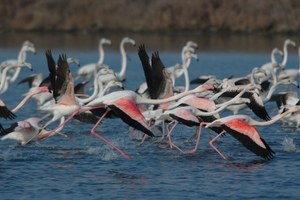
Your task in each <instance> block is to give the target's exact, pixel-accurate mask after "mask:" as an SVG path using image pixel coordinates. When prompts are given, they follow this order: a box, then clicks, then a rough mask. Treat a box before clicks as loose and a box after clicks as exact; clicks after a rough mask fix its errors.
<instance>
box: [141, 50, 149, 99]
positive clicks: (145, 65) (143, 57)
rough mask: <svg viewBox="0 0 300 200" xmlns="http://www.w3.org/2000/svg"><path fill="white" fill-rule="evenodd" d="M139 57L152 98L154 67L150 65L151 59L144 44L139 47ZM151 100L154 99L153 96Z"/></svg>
mask: <svg viewBox="0 0 300 200" xmlns="http://www.w3.org/2000/svg"><path fill="white" fill-rule="evenodd" d="M138 55H139V57H140V60H141V62H142V65H143V69H144V74H145V79H146V83H147V86H148V90H149V93H150V96H151V93H152V90H151V89H150V88H151V86H152V67H151V65H150V59H149V56H148V54H147V52H146V49H145V45H144V44H141V45H140V46H139V50H138ZM151 98H152V96H151Z"/></svg>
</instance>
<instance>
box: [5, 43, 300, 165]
mask: <svg viewBox="0 0 300 200" xmlns="http://www.w3.org/2000/svg"><path fill="white" fill-rule="evenodd" d="M110 44H111V41H110V40H109V39H106V38H103V39H101V40H100V42H99V61H98V62H97V63H90V64H86V65H83V66H81V67H80V68H79V70H78V71H77V73H76V74H74V75H72V74H71V71H70V69H69V65H73V64H77V65H79V60H78V59H75V58H69V57H67V55H66V54H61V55H59V57H58V59H57V61H55V60H56V59H54V58H53V56H52V52H51V50H46V52H45V58H46V59H45V65H46V62H47V65H48V70H49V75H48V76H47V77H46V78H43V74H42V73H40V74H32V75H30V76H28V77H26V78H25V79H23V80H20V81H19V84H22V83H29V91H28V93H26V96H25V98H24V99H23V100H22V101H21V102H20V103H19V104H18V105H17V106H16V107H15V108H12V109H9V106H7V105H6V104H5V103H4V102H3V101H1V100H0V117H1V118H4V119H6V120H11V119H14V118H16V117H17V115H18V113H17V112H18V110H19V109H20V108H21V107H22V106H23V105H24V104H25V103H26V102H27V101H28V100H29V99H30V98H33V99H35V100H36V102H37V109H38V110H39V111H40V113H43V114H44V115H43V116H32V117H30V118H27V119H24V120H22V121H18V122H16V123H14V124H12V125H11V126H10V127H8V128H5V127H3V126H2V125H1V127H0V135H1V140H6V139H12V140H16V141H18V142H20V143H21V144H22V145H26V144H28V143H29V142H35V141H39V142H41V141H43V140H46V139H48V138H50V137H52V136H55V135H62V136H64V137H68V136H67V135H65V134H63V133H62V131H63V127H64V126H66V125H67V122H68V121H69V120H71V119H72V118H75V119H76V120H79V121H81V122H82V123H87V124H93V127H92V129H91V134H92V135H93V136H96V137H97V138H99V139H101V140H102V141H104V142H105V143H107V144H108V145H109V146H111V147H112V148H113V149H115V150H116V151H118V152H119V153H120V154H121V155H122V156H124V157H125V158H128V159H129V158H131V157H130V156H129V155H127V154H126V153H125V152H123V151H122V150H121V149H119V148H118V147H117V146H115V145H114V144H113V143H112V142H110V141H108V140H106V139H105V138H104V137H103V136H101V135H100V134H98V133H97V132H96V128H97V127H98V125H99V124H100V123H101V121H102V120H103V119H104V118H112V120H113V118H120V119H121V120H122V121H123V122H124V123H126V124H128V125H129V126H130V127H132V128H134V129H136V130H138V131H139V132H140V134H143V139H142V140H141V142H140V143H139V145H142V144H143V143H144V142H145V141H146V139H147V138H149V137H153V136H155V135H156V136H157V135H158V134H160V135H159V139H157V142H167V143H168V146H170V148H176V149H178V150H179V151H180V152H182V153H184V154H193V153H195V152H196V151H197V149H198V145H199V141H200V137H201V133H202V130H203V128H205V129H208V131H209V130H210V131H211V132H214V133H215V134H216V136H215V137H213V138H212V139H211V140H210V142H209V144H210V146H211V147H212V148H213V149H214V150H215V151H216V152H217V153H218V154H219V155H220V156H221V157H222V158H223V159H226V156H224V155H223V154H222V153H221V152H220V151H219V150H218V149H217V148H216V146H215V145H214V142H215V141H216V140H217V139H218V138H219V137H220V136H222V135H224V134H225V133H228V134H229V135H231V136H233V138H235V139H236V140H238V141H239V142H241V143H242V144H243V145H244V146H245V147H246V148H247V149H248V150H250V151H251V152H253V153H254V154H256V155H257V156H260V157H262V158H264V159H267V160H269V159H272V158H273V157H274V154H275V152H274V151H273V150H272V149H271V147H270V146H269V145H268V143H267V142H266V141H265V140H264V139H263V138H262V136H261V135H260V133H259V129H257V128H256V127H257V126H268V125H271V124H273V123H275V122H277V121H278V120H281V121H283V123H285V124H286V125H288V126H291V127H295V128H299V127H300V101H299V98H298V95H297V91H286V92H276V89H277V88H278V86H280V85H291V84H292V85H297V78H298V76H299V75H300V64H299V69H285V66H286V63H287V59H288V46H296V44H295V42H293V41H292V40H290V39H286V40H285V42H284V44H283V49H282V50H281V49H279V48H274V49H273V51H272V52H271V60H270V62H268V63H266V64H264V65H262V66H260V67H255V68H253V70H252V71H251V72H249V74H247V75H245V76H243V77H229V78H225V79H219V78H217V77H216V76H214V75H202V76H199V77H198V78H197V79H195V80H192V81H189V74H188V69H189V66H190V63H191V60H192V59H197V54H196V49H197V48H198V45H197V44H196V43H195V42H192V41H188V42H187V43H186V45H184V47H183V48H182V51H181V60H182V61H181V63H178V64H175V65H174V66H171V67H165V66H164V64H163V61H162V60H161V59H160V56H159V52H157V51H156V52H153V53H152V55H151V58H150V57H149V56H148V53H147V51H146V47H145V45H144V44H140V45H139V46H138V56H139V58H140V61H141V67H143V70H144V76H145V82H144V83H143V84H141V85H140V86H139V87H137V90H136V91H132V90H128V89H124V87H123V82H124V81H125V78H126V65H127V60H126V59H127V58H126V51H125V44H130V45H134V46H135V41H134V40H133V39H131V38H128V37H125V38H123V40H122V41H121V43H120V52H121V55H122V61H121V70H120V72H114V71H113V70H112V69H111V68H110V67H109V66H108V65H107V64H105V63H104V57H105V54H104V46H105V45H110ZM27 52H32V53H35V47H34V44H33V43H31V42H29V41H25V42H24V43H23V46H22V48H21V50H20V53H19V56H18V58H17V59H14V60H6V61H3V62H2V63H1V64H0V74H1V82H0V92H1V94H4V93H5V91H7V90H8V89H9V85H11V84H12V83H14V82H15V81H16V80H17V79H18V77H19V74H20V72H21V69H22V68H24V67H27V68H29V69H32V65H31V64H30V63H27V62H26V53H27ZM280 55H281V56H282V59H281V60H280V62H279V61H277V59H278V57H279V56H280ZM299 58H300V47H299ZM181 76H184V78H185V85H184V86H177V85H176V80H177V79H178V78H179V77H181ZM79 78H81V80H84V81H82V82H79V83H78V84H77V85H75V84H74V81H77V80H80V79H79ZM89 81H91V82H92V83H93V88H92V90H93V91H92V92H90V93H91V94H87V93H86V92H85V90H84V86H85V85H86V84H87V83H88V82H89ZM190 84H197V86H196V87H195V88H194V89H190ZM112 88H113V89H112ZM295 88H296V87H295ZM269 101H275V102H276V104H277V106H278V114H277V115H275V116H269V114H268V111H267V110H266V108H265V106H264V105H265V103H266V102H269ZM242 109H250V111H251V112H253V115H255V117H258V118H260V119H261V120H255V119H253V118H252V117H250V116H249V115H245V114H239V111H240V110H242ZM224 110H229V111H231V112H232V114H230V115H228V113H231V112H221V111H224ZM224 113H225V114H227V115H225V114H224ZM51 116H52V117H51ZM46 119H48V121H46V122H44V120H46ZM57 120H60V123H59V125H57V126H56V127H55V128H53V129H49V127H50V125H51V124H52V123H53V122H56V121H57ZM179 123H181V124H183V125H185V126H188V127H195V128H196V129H197V130H198V131H197V132H196V134H195V136H194V137H193V139H194V140H195V147H194V148H193V149H191V150H189V151H184V150H182V148H180V147H179V146H177V145H176V144H175V142H173V140H172V132H173V130H174V128H175V127H176V125H177V124H179ZM154 127H160V129H154ZM154 130H155V131H154ZM158 130H160V132H159V133H157V131H158Z"/></svg>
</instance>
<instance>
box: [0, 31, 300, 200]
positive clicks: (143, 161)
mask: <svg viewBox="0 0 300 200" xmlns="http://www.w3.org/2000/svg"><path fill="white" fill-rule="evenodd" d="M6 37H7V38H9V37H8V36H6ZM40 37H41V38H35V37H33V36H30V37H29V38H28V39H31V40H32V41H33V42H35V41H37V42H35V44H36V48H37V51H38V53H37V55H32V54H30V55H28V61H29V62H31V63H32V65H33V67H34V72H33V73H37V72H43V73H44V75H47V73H48V72H47V67H46V59H45V56H44V51H45V49H46V48H48V47H51V48H52V49H53V53H54V56H55V57H56V58H57V56H58V54H59V53H62V52H65V53H67V55H68V56H72V57H76V58H78V59H80V62H81V64H82V65H83V64H85V63H89V62H93V61H97V59H98V52H97V45H98V44H97V43H98V41H97V40H98V39H95V38H97V37H94V39H95V40H94V42H95V43H94V44H93V45H92V44H89V45H86V46H84V45H83V44H81V45H83V46H82V47H81V46H76V40H73V41H72V42H70V41H69V40H66V39H61V40H59V41H63V42H62V43H61V46H60V44H59V42H57V41H56V40H55V42H54V43H51V37H50V36H47V42H45V41H44V42H43V43H42V42H41V41H42V40H43V37H42V36H40ZM56 37H58V38H59V36H56ZM71 38H72V37H71ZM22 39H27V38H25V36H23V37H21V38H18V39H17V41H21V40H22ZM118 39H119V38H118V37H116V42H115V44H114V47H112V48H111V49H110V47H108V48H107V51H106V58H105V63H107V64H108V65H110V66H111V67H112V68H113V69H115V70H116V71H118V69H119V66H120V54H119V52H118V50H117V49H118V41H119V40H118ZM189 39H190V38H189V37H183V38H180V39H178V40H176V38H175V39H174V40H173V42H172V40H171V42H170V40H167V41H169V42H165V43H164V42H162V43H161V48H160V43H156V44H153V46H151V43H150V42H149V41H150V40H147V37H145V38H143V37H139V40H138V44H139V43H141V42H145V43H146V48H147V47H149V53H150V52H151V51H154V50H159V51H160V57H161V59H162V61H163V62H164V64H165V65H166V66H171V65H173V64H175V63H177V62H179V61H180V50H181V46H182V45H183V44H184V43H185V41H187V40H189ZM192 39H196V38H195V37H192ZM223 39H224V38H223ZM284 39H285V38H284V37H283V38H277V39H276V42H274V45H271V44H272V43H271V42H270V39H267V38H265V39H264V40H263V39H257V40H255V39H252V40H251V41H252V42H251V45H250V44H249V42H248V43H244V44H239V42H238V41H239V40H238V41H234V44H235V45H233V46H230V44H231V43H230V40H229V41H225V44H226V45H227V46H224V45H225V44H223V45H221V44H219V46H218V45H217V46H218V47H216V48H215V49H214V44H215V43H213V44H211V43H209V42H208V43H206V42H205V40H200V41H199V43H201V44H207V45H208V46H204V45H203V46H201V45H200V48H199V50H198V55H199V61H198V62H197V61H192V64H191V66H190V69H189V72H190V77H191V79H192V78H195V77H197V76H198V75H203V74H214V75H216V76H218V77H220V78H225V77H228V76H231V75H234V76H243V75H246V74H248V73H249V72H250V71H251V69H252V67H255V66H260V65H261V64H263V63H266V62H268V61H269V59H270V52H271V49H272V48H273V47H275V46H278V47H281V46H282V43H283V40H284ZM152 40H155V39H153V38H151V41H152ZM219 40H222V38H221V39H220V38H219ZM225 40H226V38H225ZM78 41H81V40H80V38H79V39H78ZM162 41H163V40H162ZM176 41H178V44H177V45H170V44H173V43H176ZM210 41H213V39H211V38H210ZM243 41H244V40H243ZM255 41H257V45H258V46H259V43H262V44H267V45H263V46H260V47H259V49H260V50H259V51H257V52H256V51H255V48H254V47H255ZM274 41H275V40H274ZM113 42H114V41H113ZM223 42H224V41H223ZM12 43H13V44H14V45H13V46H12V47H11V46H10V45H9V40H8V39H7V41H4V40H3V39H2V40H1V44H2V46H0V61H3V60H6V59H10V58H16V57H17V54H18V51H19V48H18V46H16V44H15V43H14V42H12ZM70 43H72V45H70V46H69V44H70ZM232 43H233V41H232ZM252 43H254V44H252ZM298 43H299V42H298ZM236 44H239V45H238V47H237V46H236ZM20 45H21V43H20ZM20 45H19V46H20ZM39 45H40V46H39ZM128 49H129V52H128V57H129V58H130V59H129V61H128V70H127V79H126V82H125V87H126V88H129V89H132V90H135V89H136V88H137V87H138V85H139V84H140V83H142V82H143V81H144V74H143V71H142V67H141V63H140V61H139V59H138V56H137V47H128ZM297 66H298V56H297V51H296V49H291V50H290V54H289V60H288V64H287V68H296V67H297ZM76 70H77V68H76V67H72V68H71V71H72V72H76ZM30 73H32V72H30V71H29V70H27V69H23V70H22V74H21V76H20V77H19V80H20V79H21V78H24V77H26V76H27V75H29V74H30ZM183 83H184V80H183V79H180V80H179V82H178V84H179V85H180V84H183ZM192 87H194V86H192ZM280 89H281V90H296V89H297V88H295V87H283V88H280ZM26 91H27V86H26V85H17V84H13V85H11V86H10V88H9V90H8V91H7V92H6V93H5V94H2V95H1V98H2V99H3V100H4V101H5V102H7V105H8V107H9V108H13V107H14V106H15V105H17V104H18V102H19V101H20V100H21V99H22V96H21V95H22V94H23V93H25V92H26ZM267 110H268V112H269V113H270V115H275V114H276V113H277V110H276V106H275V104H273V103H268V104H267ZM243 113H247V114H249V115H251V116H253V115H252V113H251V112H250V111H248V110H245V111H243ZM225 114H228V113H224V115H225ZM17 116H18V117H17V118H16V119H15V120H13V122H14V121H18V120H23V119H26V118H27V117H30V116H42V113H39V112H38V111H36V110H35V102H34V101H33V100H30V101H29V102H28V103H27V104H26V106H25V107H23V108H22V109H21V110H20V111H19V112H18V113H17ZM253 117H254V116H253ZM11 123H12V121H5V120H3V119H2V120H1V124H2V125H3V126H4V127H8V126H9V125H10V124H11ZM91 128H92V125H90V124H83V123H79V122H77V121H75V120H73V121H71V122H70V123H69V124H68V125H67V126H66V127H65V128H64V129H63V133H64V134H66V135H68V136H69V140H68V139H66V138H64V137H62V136H59V135H57V136H55V137H51V138H49V139H48V140H46V141H44V142H41V143H32V144H29V145H27V146H21V145H19V144H17V143H16V142H14V141H0V142H1V144H0V182H1V188H0V194H1V199H84V198H86V199H112V198H114V199H196V198H197V199H200V198H203V199H217V198H218V199H220V198H222V199H229V198H230V199H298V198H299V196H300V192H299V188H300V177H299V167H300V161H299V144H300V136H299V131H296V130H293V129H290V128H285V127H283V126H282V123H281V122H278V123H275V124H273V125H271V126H267V127H258V130H259V132H260V133H261V135H262V137H263V138H265V140H266V141H267V142H268V144H269V145H270V146H271V148H272V149H273V150H274V151H275V152H276V156H275V158H274V159H273V160H271V161H265V160H263V159H261V158H260V157H257V156H255V155H254V154H253V153H251V152H249V151H248V150H247V149H246V148H245V147H243V146H242V145H241V144H240V143H239V142H238V141H236V140H235V139H234V138H232V137H231V136H230V135H227V136H226V137H221V138H220V139H219V140H218V141H217V142H216V146H217V147H218V148H219V149H220V150H221V151H222V152H223V153H224V154H225V155H226V156H227V157H228V158H229V159H228V160H222V159H221V158H220V156H219V155H218V154H217V153H216V152H215V151H214V150H213V149H212V148H211V147H210V146H209V144H208V141H209V135H208V134H207V131H206V130H205V131H204V134H203V135H202V138H201V141H200V149H199V150H198V151H197V153H196V154H194V155H184V154H182V153H180V152H179V151H178V150H176V149H170V148H169V147H168V146H167V145H166V144H165V143H160V144H159V143H156V140H157V138H153V139H149V140H146V141H145V144H144V145H143V146H140V147H137V144H138V143H139V142H140V140H138V139H139V138H140V135H139V134H140V133H138V132H136V131H134V130H132V129H130V128H129V127H128V126H127V125H126V124H124V123H123V122H122V121H121V120H119V119H106V120H104V121H103V123H102V124H101V125H100V126H99V127H98V128H97V129H96V131H97V132H98V133H101V134H102V136H104V137H105V138H106V139H108V140H109V141H111V142H113V143H114V144H115V145H116V146H118V147H119V148H121V149H122V150H123V151H125V152H126V153H127V154H129V155H131V156H132V159H130V160H127V159H125V158H123V157H122V156H121V155H120V154H118V153H117V152H116V151H114V150H112V149H111V148H109V147H108V146H107V145H105V144H104V143H103V142H102V141H100V140H98V139H97V138H95V137H92V136H91V135H90V129H91ZM194 131H195V129H191V128H187V127H184V126H182V125H178V127H176V129H175V130H174V134H173V135H174V136H173V138H174V142H175V143H176V144H178V146H180V147H182V148H183V149H184V150H190V149H192V148H193V147H194V140H191V141H189V140H188V139H189V137H190V136H191V135H192V134H193V133H194Z"/></svg>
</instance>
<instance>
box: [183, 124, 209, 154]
mask: <svg viewBox="0 0 300 200" xmlns="http://www.w3.org/2000/svg"><path fill="white" fill-rule="evenodd" d="M206 124H207V123H206V122H201V123H200V124H199V130H198V136H197V140H196V144H195V147H194V149H192V150H190V151H186V152H184V153H186V154H194V153H195V152H196V151H197V149H198V146H199V142H200V136H201V133H202V127H203V125H206Z"/></svg>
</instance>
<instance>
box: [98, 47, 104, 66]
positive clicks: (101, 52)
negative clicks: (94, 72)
mask: <svg viewBox="0 0 300 200" xmlns="http://www.w3.org/2000/svg"><path fill="white" fill-rule="evenodd" d="M103 45H104V44H103V43H102V42H100V44H99V60H98V64H103V62H104V56H105V54H104V49H103Z"/></svg>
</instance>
